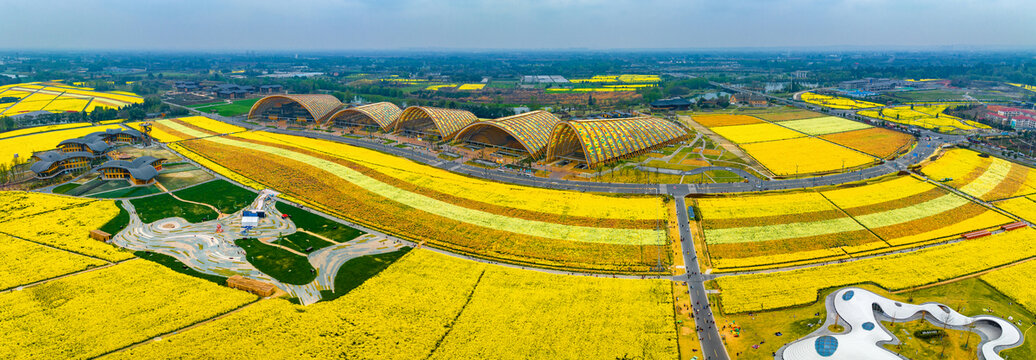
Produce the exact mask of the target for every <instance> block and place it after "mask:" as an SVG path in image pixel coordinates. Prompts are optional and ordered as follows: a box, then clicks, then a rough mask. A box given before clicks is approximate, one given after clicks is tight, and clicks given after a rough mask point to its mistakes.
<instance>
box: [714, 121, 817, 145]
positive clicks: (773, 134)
mask: <svg viewBox="0 0 1036 360" xmlns="http://www.w3.org/2000/svg"><path fill="white" fill-rule="evenodd" d="M711 130H712V131H713V132H715V133H716V134H719V136H722V137H725V138H727V140H730V141H733V142H734V143H737V144H739V145H740V144H748V143H757V142H761V141H772V140H784V139H793V138H799V137H803V136H806V135H804V134H802V133H800V132H798V131H795V130H791V129H788V128H785V127H782V126H780V125H774V124H771V123H759V124H748V125H734V126H719V127H714V128H712V129H711Z"/></svg>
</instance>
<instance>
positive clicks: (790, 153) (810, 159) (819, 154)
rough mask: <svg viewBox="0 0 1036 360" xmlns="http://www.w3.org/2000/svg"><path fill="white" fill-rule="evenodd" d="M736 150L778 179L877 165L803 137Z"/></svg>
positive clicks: (871, 160) (862, 157)
mask: <svg viewBox="0 0 1036 360" xmlns="http://www.w3.org/2000/svg"><path fill="white" fill-rule="evenodd" d="M775 126H776V125H775ZM789 131H790V130H789ZM739 146H741V148H742V149H744V150H745V152H747V153H748V155H750V156H752V157H753V158H755V159H756V160H758V161H759V162H760V163H762V164H763V166H765V167H766V168H767V169H770V171H771V172H773V173H774V174H776V175H779V176H780V175H799V174H817V173H827V172H835V171H842V170H843V169H852V168H854V167H857V166H862V165H867V164H871V163H874V162H876V160H875V159H874V158H872V157H870V156H868V155H866V154H863V153H860V152H858V151H853V150H851V149H847V148H844V147H841V146H838V145H835V144H833V143H830V142H827V141H824V140H821V139H818V138H806V137H804V138H797V139H787V140H778V141H766V142H758V143H750V144H742V145H739Z"/></svg>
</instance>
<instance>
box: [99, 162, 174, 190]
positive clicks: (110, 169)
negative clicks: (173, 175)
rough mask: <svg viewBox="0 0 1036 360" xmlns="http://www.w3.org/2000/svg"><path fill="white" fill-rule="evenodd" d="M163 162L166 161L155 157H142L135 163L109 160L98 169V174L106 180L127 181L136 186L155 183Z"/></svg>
mask: <svg viewBox="0 0 1036 360" xmlns="http://www.w3.org/2000/svg"><path fill="white" fill-rule="evenodd" d="M163 161H165V159H159V158H156V157H153V156H141V157H138V158H136V159H133V161H125V160H108V161H105V162H104V164H101V166H98V167H97V172H100V173H101V174H102V175H103V176H104V178H105V179H127V180H129V181H130V182H131V183H132V184H134V185H144V184H150V183H152V182H154V180H155V177H157V176H158V170H159V169H161V168H162V162H163Z"/></svg>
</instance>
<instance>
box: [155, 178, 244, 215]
mask: <svg viewBox="0 0 1036 360" xmlns="http://www.w3.org/2000/svg"><path fill="white" fill-rule="evenodd" d="M173 193H174V194H176V196H179V197H180V198H181V199H184V200H190V201H197V202H200V203H205V204H209V205H212V206H215V207H216V208H217V209H219V211H221V212H223V213H224V214H231V213H234V212H236V211H238V210H241V209H244V208H245V207H246V206H248V205H249V204H251V203H252V200H255V197H256V196H258V195H256V193H254V192H252V191H250V190H246V189H245V188H242V187H240V186H237V185H234V184H231V183H230V182H228V181H226V180H222V179H220V180H216V181H210V182H207V183H204V184H201V185H198V186H192V187H189V188H186V189H183V190H179V191H175V192H173Z"/></svg>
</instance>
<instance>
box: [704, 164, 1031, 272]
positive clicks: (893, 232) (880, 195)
mask: <svg viewBox="0 0 1036 360" xmlns="http://www.w3.org/2000/svg"><path fill="white" fill-rule="evenodd" d="M695 203H696V206H697V207H698V210H697V211H699V212H700V214H701V218H702V220H701V222H702V228H703V229H704V232H705V235H704V236H705V244H706V246H707V247H708V251H709V256H710V258H711V260H712V262H713V267H715V268H717V269H719V270H721V271H726V270H725V269H744V268H753V267H756V268H758V267H767V266H774V265H777V264H783V265H784V266H787V265H790V264H795V263H807V262H816V261H822V260H837V259H843V258H848V257H853V256H855V254H872V253H880V252H887V251H890V250H893V249H896V248H899V247H904V246H916V245H917V244H921V243H925V242H930V241H933V240H938V239H948V238H950V237H953V236H959V235H960V234H963V233H966V232H970V231H974V230H980V229H987V228H992V227H996V226H1000V225H1003V224H1007V223H1010V222H1012V221H1013V220H1012V219H1011V218H1009V217H1007V216H1005V215H1003V214H1000V213H997V212H995V211H992V210H989V209H987V208H985V207H982V206H980V205H978V204H975V203H972V202H970V201H969V200H967V199H965V198H963V197H960V196H957V195H954V194H951V193H949V192H947V191H945V190H942V189H940V188H938V187H936V186H935V185H932V184H930V183H927V182H924V181H921V180H918V179H916V178H914V177H912V176H900V177H892V178H888V179H885V180H883V181H879V182H875V183H870V184H866V185H861V186H851V187H844V188H835V189H830V190H823V191H798V192H787V193H777V194H772V195H737V196H717V197H704V198H698V199H695Z"/></svg>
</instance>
